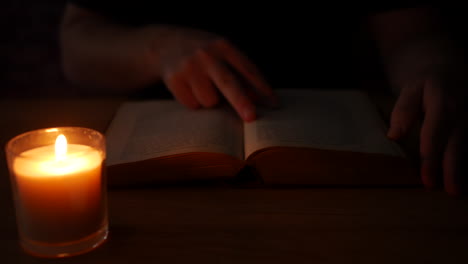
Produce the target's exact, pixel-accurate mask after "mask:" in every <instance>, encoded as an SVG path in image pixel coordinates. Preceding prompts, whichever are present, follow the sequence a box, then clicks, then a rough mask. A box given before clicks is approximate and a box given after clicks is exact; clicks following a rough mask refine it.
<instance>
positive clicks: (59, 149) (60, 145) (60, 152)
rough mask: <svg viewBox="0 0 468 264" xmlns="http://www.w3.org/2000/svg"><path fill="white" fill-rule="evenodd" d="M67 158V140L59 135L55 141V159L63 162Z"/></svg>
mask: <svg viewBox="0 0 468 264" xmlns="http://www.w3.org/2000/svg"><path fill="white" fill-rule="evenodd" d="M66 156H67V138H66V137H65V136H64V135H63V134H60V135H59V136H58V137H57V139H56V140H55V158H56V159H57V160H63V159H64V158H65V157H66Z"/></svg>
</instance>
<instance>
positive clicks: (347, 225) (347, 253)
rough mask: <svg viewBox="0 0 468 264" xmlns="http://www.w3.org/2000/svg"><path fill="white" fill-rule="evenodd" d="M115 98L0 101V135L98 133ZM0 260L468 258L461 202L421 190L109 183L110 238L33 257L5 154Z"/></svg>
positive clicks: (465, 208) (467, 226) (467, 225)
mask: <svg viewBox="0 0 468 264" xmlns="http://www.w3.org/2000/svg"><path fill="white" fill-rule="evenodd" d="M120 102H121V99H93V100H89V99H88V100H84V99H83V100H53V99H51V100H9V101H6V100H4V101H0V127H1V131H0V140H1V143H2V145H3V146H4V145H5V143H6V142H7V140H9V139H10V138H11V137H13V136H15V135H17V134H19V133H22V132H25V131H28V130H31V129H37V128H42V127H51V126H65V125H76V126H86V127H90V128H94V129H96V130H99V131H101V132H104V131H105V128H106V126H107V124H108V122H109V121H110V120H111V118H112V115H113V113H114V111H115V109H116V108H117V106H118V105H119V103H120ZM0 156H1V161H0V162H1V170H0V173H1V174H0V208H1V210H2V211H3V212H2V214H1V217H0V234H1V235H0V253H1V254H0V263H5V264H10V263H100V264H105V263H112V264H118V263H193V262H197V263H260V262H264V263H293V262H296V263H468V203H467V201H466V199H460V198H457V199H456V198H452V197H449V196H447V195H446V194H445V193H443V192H440V191H435V192H428V191H424V190H423V189H420V188H366V189H362V188H348V189H345V188H343V189H324V188H304V189H301V188H295V189H288V188H282V189H280V188H277V189H268V188H240V187H228V186H223V187H213V186H192V187H190V186H186V187H181V186H179V187H176V186H173V187H164V188H163V187H160V188H151V189H150V188H148V189H111V190H110V191H109V213H110V237H109V240H108V241H107V242H106V243H105V244H104V245H103V246H101V247H100V248H98V249H97V250H95V251H92V252H90V253H88V254H85V255H82V256H78V257H73V258H68V259H60V260H47V259H37V258H34V257H31V256H29V255H26V254H25V253H23V252H22V251H21V249H20V248H19V246H18V240H17V233H16V223H15V216H14V208H13V202H12V198H11V190H10V185H9V184H10V183H9V178H8V177H9V176H8V171H7V167H6V164H5V157H4V153H3V152H2V154H1V155H0Z"/></svg>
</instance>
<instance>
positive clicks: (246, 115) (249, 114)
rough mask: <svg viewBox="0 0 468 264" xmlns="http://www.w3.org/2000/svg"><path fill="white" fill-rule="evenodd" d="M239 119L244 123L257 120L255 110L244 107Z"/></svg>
mask: <svg viewBox="0 0 468 264" xmlns="http://www.w3.org/2000/svg"><path fill="white" fill-rule="evenodd" d="M241 118H242V119H243V120H244V121H245V122H252V121H254V120H255V119H257V114H256V113H255V110H254V109H252V108H250V107H246V108H245V109H244V110H242V112H241Z"/></svg>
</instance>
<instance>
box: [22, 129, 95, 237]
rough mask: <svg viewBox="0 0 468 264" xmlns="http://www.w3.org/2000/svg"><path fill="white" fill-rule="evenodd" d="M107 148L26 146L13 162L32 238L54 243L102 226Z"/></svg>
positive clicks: (63, 142)
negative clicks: (26, 148)
mask: <svg viewBox="0 0 468 264" xmlns="http://www.w3.org/2000/svg"><path fill="white" fill-rule="evenodd" d="M102 162H103V156H102V152H101V151H99V150H98V149H95V148H93V147H90V146H86V145H81V144H69V143H68V142H67V138H66V137H65V136H64V135H62V134H61V135H59V136H58V137H57V138H56V140H55V144H51V145H47V146H42V147H37V148H33V149H30V150H26V151H24V152H22V153H21V154H19V155H18V157H16V159H15V160H14V162H13V172H14V174H15V176H16V182H17V186H18V192H19V193H18V195H19V197H20V200H21V203H20V204H19V205H18V210H19V213H20V215H21V216H22V217H21V219H22V220H21V226H22V227H23V229H24V230H25V232H26V233H27V234H29V236H30V237H31V239H34V240H37V241H48V242H49V243H56V242H63V241H70V240H78V239H82V238H83V237H84V236H86V235H88V234H90V233H92V232H93V231H95V230H98V229H99V228H100V227H101V226H102V221H103V217H102V213H103V210H102V202H101V193H102V189H101V186H102V185H101V174H102V165H103V163H102Z"/></svg>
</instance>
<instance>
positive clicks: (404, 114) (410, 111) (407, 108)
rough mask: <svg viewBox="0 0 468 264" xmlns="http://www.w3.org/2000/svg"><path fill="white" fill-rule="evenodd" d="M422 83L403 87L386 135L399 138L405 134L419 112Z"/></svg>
mask: <svg viewBox="0 0 468 264" xmlns="http://www.w3.org/2000/svg"><path fill="white" fill-rule="evenodd" d="M421 102H422V84H416V85H411V86H407V87H405V88H403V89H402V90H401V94H400V96H399V97H398V99H397V101H396V103H395V107H394V108H393V111H392V114H391V119H390V128H389V131H388V134H387V136H388V137H389V138H391V139H395V140H396V139H399V138H401V137H402V136H404V135H406V134H407V133H408V131H409V129H410V127H411V126H412V125H413V124H414V122H415V121H416V120H417V118H418V116H419V115H420V114H421V109H422V103H421Z"/></svg>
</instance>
